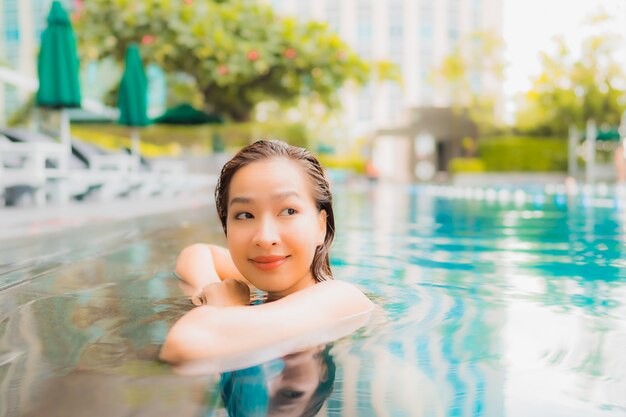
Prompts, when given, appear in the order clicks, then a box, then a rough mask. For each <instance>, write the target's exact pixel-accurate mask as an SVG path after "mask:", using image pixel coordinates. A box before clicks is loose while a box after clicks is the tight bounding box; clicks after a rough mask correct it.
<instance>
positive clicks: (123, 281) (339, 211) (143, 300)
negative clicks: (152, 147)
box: [0, 183, 626, 417]
mask: <svg viewBox="0 0 626 417" xmlns="http://www.w3.org/2000/svg"><path fill="white" fill-rule="evenodd" d="M612 195H613V194H612V193H611V192H609V193H608V195H607V196H605V197H604V198H603V199H601V200H598V201H601V202H603V203H602V204H594V201H595V200H590V199H588V198H587V199H586V198H585V197H584V196H582V195H581V196H572V197H567V196H564V195H561V194H559V195H552V194H548V195H545V196H542V197H541V198H531V199H526V200H524V201H520V200H518V201H504V200H502V201H499V200H486V199H483V198H480V199H477V198H460V196H461V194H458V193H457V194H454V193H452V194H450V195H442V193H439V192H432V187H425V186H421V187H420V186H402V185H376V184H374V185H371V184H362V183H359V184H356V185H351V186H350V185H337V186H336V188H335V199H336V202H335V215H336V223H337V234H336V240H335V243H334V245H333V252H332V266H333V271H334V274H335V277H336V279H341V280H345V281H348V282H351V283H354V284H356V285H358V286H359V287H361V288H362V289H363V290H364V291H365V292H366V293H367V295H368V296H369V297H370V298H371V299H372V300H373V301H374V302H375V303H376V304H377V305H378V306H379V307H380V311H379V313H378V314H376V315H375V317H374V319H373V321H372V322H371V323H370V324H369V325H368V326H366V327H365V328H363V329H360V330H359V331H357V332H355V333H353V334H352V335H350V336H347V337H344V338H342V339H340V340H338V341H336V342H335V343H333V344H332V345H329V346H326V347H323V346H322V347H319V348H317V349H313V350H312V351H310V352H304V353H299V354H294V355H290V356H287V357H285V358H282V359H277V360H274V361H270V362H268V363H265V364H262V365H260V366H257V367H253V368H249V369H244V370H240V371H235V372H232V373H225V374H223V375H221V376H220V375H195V376H189V375H180V374H177V373H175V372H174V371H173V370H172V369H171V368H170V367H169V366H167V365H165V364H162V363H160V362H158V361H157V360H156V358H157V354H158V349H159V347H160V345H161V343H162V342H163V340H164V337H165V334H166V332H167V330H168V328H169V327H171V325H172V324H173V322H174V321H175V320H176V319H177V318H178V317H180V316H181V315H182V314H183V313H184V312H185V311H187V310H188V309H189V308H190V305H189V303H188V302H187V301H186V300H185V299H184V297H182V296H181V294H180V291H179V289H178V287H177V285H176V282H175V280H174V279H173V278H172V275H171V271H172V269H173V265H174V262H175V258H176V255H177V253H178V251H179V250H180V249H181V248H182V247H184V246H186V245H188V244H191V243H194V242H199V241H204V242H208V241H212V242H217V243H223V242H224V239H223V236H222V232H221V226H220V225H219V224H218V222H217V219H216V216H215V214H214V208H213V207H204V208H202V209H200V210H193V211H192V210H189V211H180V212H176V213H170V214H166V215H158V216H152V217H147V218H144V219H141V220H140V221H123V222H118V223H115V224H112V225H111V224H106V225H99V224H94V225H91V226H89V227H84V228H82V229H79V230H75V231H72V232H66V233H59V234H55V235H51V236H49V237H47V238H45V239H44V238H40V239H32V238H31V239H22V240H19V239H18V240H11V241H0V415H2V416H43V415H45V416H56V415H58V416H84V415H90V416H99V415H103V416H104V415H138V416H143V415H146V416H147V415H150V416H161V415H163V416H166V415H167V416H170V415H172V414H173V413H175V414H174V415H176V416H180V417H182V416H220V415H226V411H225V410H224V407H223V404H224V403H227V405H228V407H229V409H230V410H231V413H234V412H235V411H234V410H235V409H237V410H238V411H237V412H238V413H240V414H236V415H265V414H268V412H269V413H270V415H289V416H293V415H302V413H303V412H304V411H303V410H307V409H308V410H311V409H312V408H311V407H310V406H311V404H313V403H314V402H315V401H317V402H320V403H321V408H320V409H319V415H320V416H345V417H348V416H354V417H361V416H390V417H396V416H398V417H400V416H509V417H510V416H528V415H532V416H539V417H541V416H546V417H547V416H550V417H552V416H623V415H625V414H626V355H624V352H625V351H626V307H625V306H624V302H625V300H626V263H625V259H626V257H625V256H624V252H625V251H626V246H625V244H624V242H625V236H624V234H625V231H626V210H624V209H623V204H622V203H621V200H620V199H619V198H616V197H612ZM607 201H609V202H611V203H610V204H606V202H607ZM311 382H312V383H313V385H311ZM289 384H291V385H289ZM294 384H295V385H296V386H297V387H299V388H298V389H296V388H294ZM298 384H299V385H298ZM307 384H308V385H307ZM287 386H289V388H290V390H285V389H284V388H285V387H287ZM281 387H282V390H281ZM311 387H312V388H311ZM307 390H308V391H307ZM313 390H314V391H315V394H314V395H313V397H312V399H308V397H306V395H308V394H303V393H309V394H310V392H313ZM225 392H228V394H227V395H225ZM296 403H298V404H296ZM303 403H306V404H304V406H302V407H300V405H302V404H303ZM233 404H234V405H233ZM316 407H319V404H316ZM313 409H317V408H315V407H313ZM246 410H247V411H246ZM246 412H247V414H246Z"/></svg>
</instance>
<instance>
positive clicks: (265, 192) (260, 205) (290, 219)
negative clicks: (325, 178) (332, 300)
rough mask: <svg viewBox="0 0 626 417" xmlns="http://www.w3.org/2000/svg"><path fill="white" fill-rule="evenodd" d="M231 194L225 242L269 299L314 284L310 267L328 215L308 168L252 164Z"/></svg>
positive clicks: (284, 162) (276, 161)
mask: <svg viewBox="0 0 626 417" xmlns="http://www.w3.org/2000/svg"><path fill="white" fill-rule="evenodd" d="M228 195H229V200H228V208H227V212H228V215H227V219H226V226H227V231H228V232H227V236H226V241H227V243H228V249H229V250H230V254H231V256H232V258H233V261H234V263H235V266H237V269H238V270H239V271H240V272H241V274H242V275H243V276H244V277H246V279H248V280H249V281H250V282H251V283H252V284H253V285H254V286H255V287H257V288H259V289H261V290H263V291H267V292H268V295H269V297H270V299H276V298H281V297H284V296H286V295H288V294H291V293H294V292H296V291H298V290H301V289H303V288H306V287H308V286H310V285H313V284H315V280H314V278H313V276H312V274H311V271H310V267H311V263H312V261H313V256H314V255H315V249H316V248H317V247H318V246H320V245H322V244H323V243H324V237H325V236H326V212H325V211H324V210H322V211H321V212H320V211H318V210H317V207H316V205H315V200H314V199H313V193H312V190H311V184H310V181H309V179H308V177H307V175H306V173H305V172H304V170H303V168H302V167H301V166H300V165H298V164H297V163H296V162H293V161H291V160H289V159H287V158H272V159H266V160H262V161H257V162H253V163H251V164H249V165H247V166H245V167H243V168H241V169H239V170H238V171H237V172H236V173H235V175H234V176H233V178H232V180H231V183H230V187H229V193H228Z"/></svg>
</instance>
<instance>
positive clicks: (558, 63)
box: [516, 34, 626, 135]
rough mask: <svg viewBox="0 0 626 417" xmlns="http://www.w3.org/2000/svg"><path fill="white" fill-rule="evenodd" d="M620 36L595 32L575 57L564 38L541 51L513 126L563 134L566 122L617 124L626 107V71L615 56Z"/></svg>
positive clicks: (538, 132)
mask: <svg viewBox="0 0 626 417" xmlns="http://www.w3.org/2000/svg"><path fill="white" fill-rule="evenodd" d="M620 41H621V38H620V37H619V36H616V35H613V34H596V35H594V36H591V37H589V38H587V39H586V40H584V42H583V45H582V52H581V57H580V58H576V57H574V56H573V55H572V53H571V51H570V50H569V49H568V48H567V46H566V45H565V42H564V41H563V39H557V40H556V50H555V51H554V52H553V53H552V54H548V53H543V54H542V55H541V63H542V67H543V69H542V72H541V73H540V74H539V75H538V76H537V77H535V79H534V80H533V84H532V88H531V89H530V90H529V91H528V92H527V93H526V94H525V96H524V97H523V105H522V106H521V109H520V111H519V112H518V114H517V121H516V124H517V126H516V127H517V130H518V131H520V132H524V133H528V134H537V135H565V134H567V131H568V129H569V126H571V125H576V126H578V127H579V128H583V126H584V124H585V123H586V121H587V120H588V119H594V120H595V121H596V123H597V124H598V125H601V124H603V123H607V124H609V125H613V126H615V125H617V124H619V119H620V116H621V114H622V112H623V111H624V109H626V92H625V91H624V89H623V87H621V86H623V85H626V75H625V73H624V71H623V70H622V68H621V67H620V66H619V64H618V63H617V62H616V60H615V53H616V51H617V47H618V46H619V42H620Z"/></svg>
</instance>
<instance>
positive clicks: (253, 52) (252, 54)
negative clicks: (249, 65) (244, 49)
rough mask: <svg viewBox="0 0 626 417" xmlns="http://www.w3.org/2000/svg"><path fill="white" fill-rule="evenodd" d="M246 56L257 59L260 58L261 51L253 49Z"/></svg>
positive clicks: (252, 59)
mask: <svg viewBox="0 0 626 417" xmlns="http://www.w3.org/2000/svg"><path fill="white" fill-rule="evenodd" d="M246 57H247V58H248V61H256V60H257V59H259V53H258V52H257V51H255V50H254V49H253V50H251V51H250V52H248V53H247V54H246Z"/></svg>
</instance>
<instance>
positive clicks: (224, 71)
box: [217, 65, 228, 75]
mask: <svg viewBox="0 0 626 417" xmlns="http://www.w3.org/2000/svg"><path fill="white" fill-rule="evenodd" d="M217 73H218V74H219V75H226V74H228V67H227V66H226V65H220V66H219V67H217Z"/></svg>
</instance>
